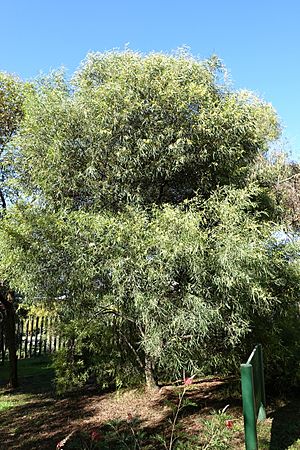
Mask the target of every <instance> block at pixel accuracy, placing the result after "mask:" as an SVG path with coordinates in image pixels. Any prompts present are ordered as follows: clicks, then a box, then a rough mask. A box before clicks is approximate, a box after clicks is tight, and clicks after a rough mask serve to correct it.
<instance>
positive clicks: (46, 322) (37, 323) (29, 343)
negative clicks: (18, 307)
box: [0, 316, 63, 362]
mask: <svg viewBox="0 0 300 450" xmlns="http://www.w3.org/2000/svg"><path fill="white" fill-rule="evenodd" d="M56 325H57V318H56V317H38V316H35V317H28V318H26V319H24V318H21V317H17V322H16V343H17V355H18V358H19V359H23V358H32V357H34V356H40V355H43V354H45V353H53V352H55V351H56V350H58V349H59V348H60V347H62V345H63V343H62V340H61V339H60V336H59V334H58V333H57V331H56ZM5 359H7V351H6V345H5V338H4V332H3V326H2V325H1V323H0V361H1V362H3V361H4V360H5Z"/></svg>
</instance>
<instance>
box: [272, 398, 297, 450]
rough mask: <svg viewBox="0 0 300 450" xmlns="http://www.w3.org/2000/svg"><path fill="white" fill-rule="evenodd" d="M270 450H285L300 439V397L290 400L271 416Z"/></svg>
mask: <svg viewBox="0 0 300 450" xmlns="http://www.w3.org/2000/svg"><path fill="white" fill-rule="evenodd" d="M270 417H271V418H272V419H273V421H272V428H271V442H270V450H285V449H287V448H289V447H290V446H291V445H293V444H295V442H297V440H298V439H300V396H299V394H298V395H297V394H296V396H294V397H293V398H289V399H288V400H287V401H286V404H285V405H284V406H282V407H280V408H277V409H276V410H275V412H274V413H272V414H271V415H270Z"/></svg>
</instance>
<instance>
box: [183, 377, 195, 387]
mask: <svg viewBox="0 0 300 450" xmlns="http://www.w3.org/2000/svg"><path fill="white" fill-rule="evenodd" d="M194 377H195V375H193V376H192V377H188V378H185V379H184V380H183V384H184V385H185V386H190V385H191V384H193V380H194Z"/></svg>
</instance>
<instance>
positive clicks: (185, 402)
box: [156, 375, 195, 450]
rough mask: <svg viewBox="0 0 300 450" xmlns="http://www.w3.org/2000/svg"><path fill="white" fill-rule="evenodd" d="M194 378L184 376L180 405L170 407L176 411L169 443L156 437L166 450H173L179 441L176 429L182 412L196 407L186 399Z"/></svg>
mask: <svg viewBox="0 0 300 450" xmlns="http://www.w3.org/2000/svg"><path fill="white" fill-rule="evenodd" d="M194 376H195V375H193V376H192V377H188V378H186V377H185V375H183V390H182V391H181V392H180V393H179V396H178V403H177V405H176V406H175V407H174V405H173V403H170V406H171V408H173V410H174V411H173V419H172V420H171V435H170V439H169V441H167V440H166V439H165V438H164V437H163V436H161V435H157V436H156V440H157V441H159V442H160V443H161V444H163V446H164V447H165V449H166V450H172V449H173V448H174V444H175V441H177V440H178V438H179V436H178V435H177V436H176V428H177V422H178V416H179V414H180V412H181V411H182V410H183V409H184V408H186V407H187V406H195V403H194V402H191V401H190V400H189V399H186V398H184V397H185V394H186V391H187V389H188V387H189V386H190V385H191V384H193V379H194Z"/></svg>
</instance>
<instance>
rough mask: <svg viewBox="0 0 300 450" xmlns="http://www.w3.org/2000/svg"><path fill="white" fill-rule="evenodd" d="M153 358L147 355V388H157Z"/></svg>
mask: <svg viewBox="0 0 300 450" xmlns="http://www.w3.org/2000/svg"><path fill="white" fill-rule="evenodd" d="M153 366H154V364H153V360H152V358H151V357H150V356H149V355H145V378H146V387H147V389H157V383H156V381H155V378H154V373H153Z"/></svg>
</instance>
